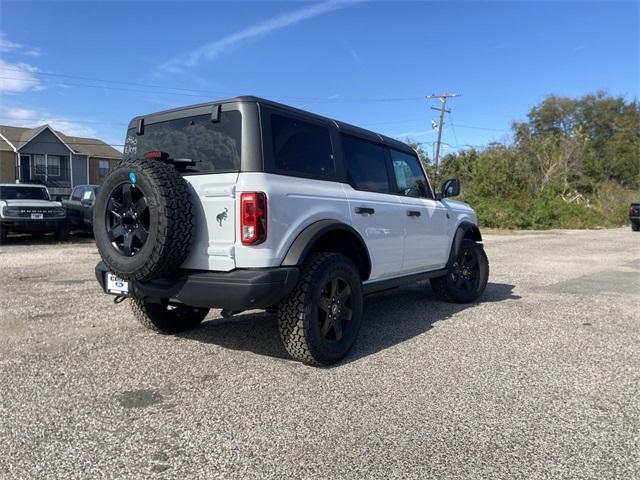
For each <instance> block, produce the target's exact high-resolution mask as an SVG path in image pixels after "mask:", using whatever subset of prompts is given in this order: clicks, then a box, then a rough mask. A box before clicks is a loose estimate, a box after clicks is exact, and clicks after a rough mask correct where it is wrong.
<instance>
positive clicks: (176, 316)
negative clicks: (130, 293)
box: [131, 297, 209, 335]
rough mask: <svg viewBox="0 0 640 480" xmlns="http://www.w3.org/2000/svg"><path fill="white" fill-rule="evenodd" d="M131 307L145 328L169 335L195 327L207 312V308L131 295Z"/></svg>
mask: <svg viewBox="0 0 640 480" xmlns="http://www.w3.org/2000/svg"><path fill="white" fill-rule="evenodd" d="M131 309H132V310H133V315H134V316H135V317H136V320H138V321H139V322H140V323H141V324H142V325H143V326H144V327H145V328H148V329H149V330H153V331H154V332H158V333H164V334H169V335H171V334H175V333H180V332H185V331H187V330H191V329H192V328H195V327H197V326H198V325H199V324H200V322H202V320H204V318H205V317H206V316H207V314H208V313H209V309H208V308H196V307H189V306H187V305H182V304H176V305H173V304H170V303H169V301H167V300H162V301H159V302H158V303H153V302H149V301H146V300H144V299H141V298H136V297H131Z"/></svg>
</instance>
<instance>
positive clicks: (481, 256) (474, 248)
mask: <svg viewBox="0 0 640 480" xmlns="http://www.w3.org/2000/svg"><path fill="white" fill-rule="evenodd" d="M471 257H473V258H474V259H475V262H476V263H475V264H474V265H475V266H477V271H475V272H474V273H475V276H474V277H473V279H472V280H470V281H469V282H468V283H467V282H466V281H463V282H459V278H460V274H456V271H458V267H459V266H460V267H461V266H462V264H463V260H464V261H467V259H469V258H471ZM468 261H470V260H468ZM488 281H489V260H488V259H487V254H486V253H485V251H484V248H482V245H481V244H479V243H476V242H474V241H473V240H469V239H464V240H462V243H461V244H460V253H459V255H458V258H456V259H455V261H454V265H453V266H452V267H451V269H450V271H449V273H447V275H445V276H443V277H437V278H432V279H431V288H433V291H434V292H435V294H436V295H437V296H438V297H439V298H440V299H441V300H444V301H445V302H450V303H470V302H473V301H474V300H476V299H478V297H480V295H482V293H483V292H484V290H485V288H486V287H487V282H488ZM460 283H462V285H460Z"/></svg>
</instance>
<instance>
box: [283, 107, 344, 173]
mask: <svg viewBox="0 0 640 480" xmlns="http://www.w3.org/2000/svg"><path fill="white" fill-rule="evenodd" d="M271 143H272V144H273V158H274V162H275V168H276V169H278V170H281V171H285V172H290V173H292V174H296V173H300V174H303V175H309V176H320V177H330V176H333V175H334V174H335V166H334V162H333V149H332V147H331V138H330V136H329V130H328V129H327V128H326V127H323V126H321V125H316V124H313V123H309V122H304V121H300V120H297V119H294V118H290V117H285V116H283V115H277V114H273V115H271Z"/></svg>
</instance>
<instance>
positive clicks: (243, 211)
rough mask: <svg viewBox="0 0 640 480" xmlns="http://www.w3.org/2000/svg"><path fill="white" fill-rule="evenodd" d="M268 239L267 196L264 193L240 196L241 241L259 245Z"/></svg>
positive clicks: (250, 193) (246, 243)
mask: <svg viewBox="0 0 640 480" xmlns="http://www.w3.org/2000/svg"><path fill="white" fill-rule="evenodd" d="M266 238H267V196H266V195H265V194H264V193H262V192H244V193H242V194H240V240H241V241H242V243H243V244H244V245H257V244H258V243H262V242H264V241H265V240H266Z"/></svg>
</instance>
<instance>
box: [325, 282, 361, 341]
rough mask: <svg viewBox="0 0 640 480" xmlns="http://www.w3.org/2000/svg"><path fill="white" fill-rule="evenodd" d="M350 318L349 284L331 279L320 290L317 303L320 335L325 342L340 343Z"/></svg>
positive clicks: (351, 316)
mask: <svg viewBox="0 0 640 480" xmlns="http://www.w3.org/2000/svg"><path fill="white" fill-rule="evenodd" d="M352 318H353V311H352V309H351V287H350V286H349V283H348V282H347V281H346V280H344V279H343V278H340V277H336V278H333V279H331V280H330V281H329V282H327V284H326V285H325V286H324V287H323V288H322V292H321V293H320V300H319V302H318V322H319V324H320V334H321V335H322V337H323V338H324V339H325V340H329V341H340V340H342V333H343V331H344V329H345V328H348V326H349V325H348V323H349V322H350V321H351V319H352Z"/></svg>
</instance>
